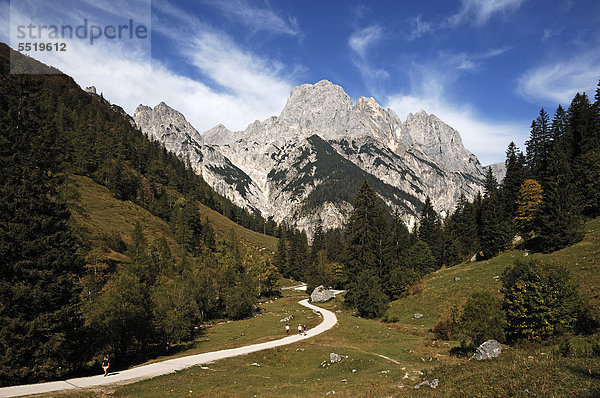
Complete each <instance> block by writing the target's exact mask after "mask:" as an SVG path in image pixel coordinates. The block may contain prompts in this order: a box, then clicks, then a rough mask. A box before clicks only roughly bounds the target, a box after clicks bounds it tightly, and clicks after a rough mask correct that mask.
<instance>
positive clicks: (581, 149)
mask: <svg viewBox="0 0 600 398" xmlns="http://www.w3.org/2000/svg"><path fill="white" fill-rule="evenodd" d="M567 117H568V121H569V128H570V131H571V133H572V135H573V142H572V151H573V155H574V157H577V156H579V155H580V154H583V153H585V152H587V151H588V150H593V148H594V147H596V148H597V144H598V142H597V138H598V137H597V136H598V134H599V133H598V132H596V131H594V111H593V108H592V106H591V104H590V101H589V99H588V96H587V95H586V94H585V93H583V94H580V93H577V94H575V97H574V98H573V101H571V105H570V106H569V109H568V111H567Z"/></svg>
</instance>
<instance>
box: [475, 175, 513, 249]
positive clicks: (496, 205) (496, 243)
mask: <svg viewBox="0 0 600 398" xmlns="http://www.w3.org/2000/svg"><path fill="white" fill-rule="evenodd" d="M484 188H485V194H484V196H483V200H482V202H481V227H480V231H481V232H480V233H481V236H480V237H479V242H480V244H481V251H482V252H483V255H484V257H485V258H491V257H494V256H495V255H496V254H498V253H499V252H500V251H501V250H503V249H504V248H505V247H506V246H507V245H508V244H509V243H510V240H511V238H512V225H511V220H510V219H509V218H508V216H507V215H506V214H505V213H504V206H503V204H502V201H501V197H500V192H499V190H498V183H497V182H496V178H495V177H494V175H493V174H492V169H491V168H488V171H487V175H486V179H485V185H484Z"/></svg>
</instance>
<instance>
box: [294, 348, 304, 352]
mask: <svg viewBox="0 0 600 398" xmlns="http://www.w3.org/2000/svg"><path fill="white" fill-rule="evenodd" d="M296 351H302V352H303V351H304V348H296Z"/></svg>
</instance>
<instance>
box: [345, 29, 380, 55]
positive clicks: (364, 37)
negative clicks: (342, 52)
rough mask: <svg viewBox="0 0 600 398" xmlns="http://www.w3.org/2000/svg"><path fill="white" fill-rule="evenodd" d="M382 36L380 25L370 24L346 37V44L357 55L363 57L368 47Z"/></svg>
mask: <svg viewBox="0 0 600 398" xmlns="http://www.w3.org/2000/svg"><path fill="white" fill-rule="evenodd" d="M382 37H383V29H382V28H381V26H379V25H371V26H367V27H366V28H363V29H359V30H356V31H354V32H353V33H352V35H351V36H350V38H349V39H348V45H349V46H350V48H351V49H352V50H353V51H354V52H355V53H356V54H357V55H358V56H360V57H362V58H364V57H365V56H366V55H367V51H368V50H369V48H371V47H373V45H375V44H376V43H377V42H378V41H379V40H381V39H382Z"/></svg>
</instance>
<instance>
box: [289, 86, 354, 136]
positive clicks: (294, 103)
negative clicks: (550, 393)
mask: <svg viewBox="0 0 600 398" xmlns="http://www.w3.org/2000/svg"><path fill="white" fill-rule="evenodd" d="M351 119H352V99H351V98H350V96H349V95H348V94H346V92H345V91H344V89H343V88H341V87H340V86H338V85H336V84H333V83H331V82H329V81H327V80H321V81H320V82H318V83H316V84H303V85H301V86H298V87H296V88H294V89H293V90H292V91H291V93H290V96H289V98H288V100H287V103H286V105H285V107H284V108H283V111H282V112H281V114H280V115H279V122H280V123H281V124H283V125H291V126H296V127H298V128H300V129H303V130H306V131H312V132H318V133H319V134H320V135H322V136H325V137H331V136H333V135H339V133H340V132H342V133H343V132H344V131H345V130H348V125H349V124H350V125H352V124H353V123H352V120H351Z"/></svg>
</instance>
